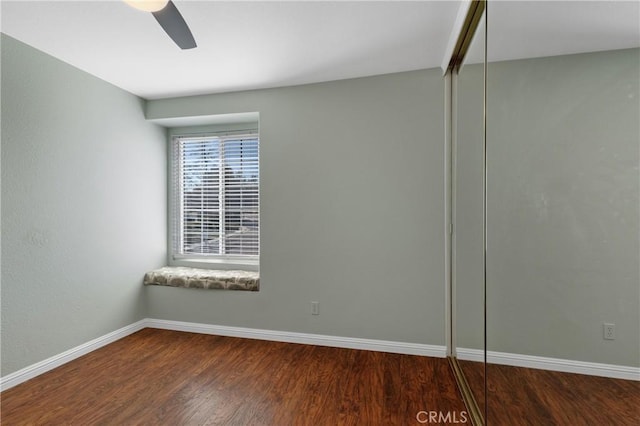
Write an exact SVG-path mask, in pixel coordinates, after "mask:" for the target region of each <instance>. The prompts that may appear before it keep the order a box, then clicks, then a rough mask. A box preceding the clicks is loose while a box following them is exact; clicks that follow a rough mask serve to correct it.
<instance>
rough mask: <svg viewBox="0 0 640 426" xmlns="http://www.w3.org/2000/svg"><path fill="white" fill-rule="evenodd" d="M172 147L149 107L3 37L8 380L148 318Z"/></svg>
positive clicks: (161, 250)
mask: <svg viewBox="0 0 640 426" xmlns="http://www.w3.org/2000/svg"><path fill="white" fill-rule="evenodd" d="M165 146H166V140H165V131H164V130H163V129H162V128H160V127H158V126H156V125H153V124H150V123H148V122H145V120H144V113H143V101H142V100H140V99H139V98H137V97H135V96H133V95H131V94H129V93H126V92H124V91H122V90H120V89H118V88H116V87H114V86H112V85H110V84H107V83H105V82H103V81H101V80H99V79H97V78H95V77H93V76H90V75H88V74H86V73H84V72H82V71H79V70H77V69H75V68H73V67H71V66H69V65H67V64H65V63H63V62H61V61H59V60H57V59H54V58H52V57H50V56H48V55H45V54H43V53H41V52H39V51H37V50H35V49H33V48H31V47H28V46H26V45H24V44H22V43H20V42H18V41H16V40H14V39H12V38H10V37H7V36H4V35H3V36H2V375H6V374H8V373H11V372H13V371H16V370H18V369H20V368H22V367H24V366H27V365H30V364H33V363H35V362H38V361H41V360H43V359H45V358H47V357H50V356H53V355H56V354H58V353H60V352H63V351H65V350H67V349H70V348H72V347H74V346H77V345H79V344H82V343H85V342H87V341H89V340H91V339H93V338H96V337H98V336H101V335H104V334H106V333H108V332H111V331H114V330H116V329H118V328H120V327H123V326H125V325H128V324H131V323H133V322H135V321H137V320H139V319H141V318H143V317H144V315H145V300H144V294H143V288H142V276H143V275H144V273H145V272H146V271H147V270H148V269H151V268H154V267H158V266H162V265H163V264H164V262H165V255H166V249H165V247H166V245H165V241H166V214H165V211H166V208H165V198H166V157H165Z"/></svg>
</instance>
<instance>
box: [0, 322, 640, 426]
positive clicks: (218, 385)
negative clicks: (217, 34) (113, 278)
mask: <svg viewBox="0 0 640 426" xmlns="http://www.w3.org/2000/svg"><path fill="white" fill-rule="evenodd" d="M460 364H461V365H462V366H463V369H464V371H465V374H466V376H467V380H468V381H469V383H470V385H471V386H472V387H473V388H474V389H477V388H481V387H482V366H481V364H478V363H472V362H468V361H460ZM487 374H488V377H489V392H488V401H489V407H488V420H489V422H488V424H489V425H491V426H493V425H508V426H514V425H517V426H519V425H534V426H547V425H571V426H577V425H588V426H591V425H598V426H599V425H638V424H640V421H639V420H640V411H639V410H640V382H634V381H627V380H616V379H607V378H602V377H593V376H583V375H578V374H568V373H558V372H552V371H544V370H533V369H527V368H518V367H508V366H499V365H489V366H488V371H487ZM479 402H480V403H481V404H482V403H483V400H481V401H479ZM419 411H427V412H428V411H439V412H441V413H443V414H444V415H446V414H447V413H451V415H452V416H454V415H455V417H451V420H452V421H451V422H450V423H451V424H452V423H456V422H455V420H457V422H460V420H461V419H462V418H463V417H462V415H461V413H462V412H463V411H465V412H466V409H465V407H464V405H463V404H462V400H461V398H460V396H459V394H458V391H457V389H456V385H455V380H454V378H453V375H452V373H451V371H450V369H449V365H448V362H447V360H445V359H438V358H427V357H419V356H410V355H397V354H387V353H380V352H369V351H359V350H351V349H338V348H327V347H319V346H309V345H297V344H291V343H278V342H266V341H260V340H250V339H237V338H232V337H219V336H210V335H203V334H193V333H183V332H174V331H166V330H155V329H144V330H142V331H140V332H138V333H135V334H132V335H131V336H128V337H125V338H124V339H121V340H119V341H117V342H114V343H112V344H110V345H108V346H105V347H103V348H101V349H98V350H96V351H94V352H92V353H90V354H87V355H85V356H83V357H81V358H78V359H77V360H74V361H72V362H70V363H68V364H65V365H63V366H61V367H59V368H56V369H55V370H52V371H50V372H48V373H45V374H43V375H41V376H38V377H36V378H34V379H32V380H29V381H28V382H25V383H23V384H20V385H18V386H16V387H14V388H12V389H9V390H7V391H5V392H3V393H2V394H0V423H1V424H2V425H6V426H10V425H83V426H84V425H172V426H173V425H176V426H179V425H252V426H253V425H275V426H285V425H295V426H297V425H366V426H376V425H385V426H386V425H418V424H419V423H418V421H417V420H416V414H417V413H418V412H419ZM465 417H466V416H465ZM422 419H423V420H426V419H428V417H426V416H424V415H423V417H422ZM427 424H444V423H437V422H431V423H429V422H427Z"/></svg>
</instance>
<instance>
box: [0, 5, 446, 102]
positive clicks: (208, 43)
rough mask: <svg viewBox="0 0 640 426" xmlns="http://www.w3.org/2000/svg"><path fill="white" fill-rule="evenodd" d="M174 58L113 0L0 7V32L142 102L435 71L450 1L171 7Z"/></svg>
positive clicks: (151, 22) (143, 18) (146, 16)
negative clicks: (185, 37)
mask: <svg viewBox="0 0 640 426" xmlns="http://www.w3.org/2000/svg"><path fill="white" fill-rule="evenodd" d="M174 3H175V4H176V6H177V7H178V9H179V10H180V12H181V13H182V15H183V17H184V18H185V20H186V22H187V23H188V25H189V27H190V28H191V31H192V33H193V35H194V37H195V39H196V42H197V44H198V47H197V48H195V49H192V50H184V51H183V50H180V49H179V48H178V47H177V46H176V45H175V44H174V43H173V42H172V41H171V39H169V37H168V36H167V35H166V34H165V33H164V31H163V30H162V28H161V27H160V26H159V25H158V23H157V22H156V21H155V19H154V18H153V16H152V15H151V14H150V13H146V12H141V11H138V10H135V9H132V8H131V7H129V6H128V5H126V4H125V3H124V2H122V1H118V0H115V1H82V2H77V1H76V2H67V1H45V2H33V1H27V2H25V1H3V2H2V32H4V33H6V34H8V35H10V36H12V37H14V38H16V39H18V40H21V41H23V42H24V43H27V44H29V45H31V46H34V47H36V48H38V49H40V50H42V51H44V52H46V53H49V54H51V55H53V56H55V57H57V58H59V59H62V60H63V61H65V62H68V63H70V64H72V65H74V66H76V67H78V68H80V69H82V70H85V71H87V72H89V73H91V74H93V75H95V76H97V77H100V78H101V79H103V80H106V81H109V82H111V83H113V84H114V85H116V86H118V87H121V88H123V89H125V90H127V91H129V92H132V93H134V94H136V95H139V96H141V97H144V98H147V99H155V98H162V97H171V96H180V95H193V94H202V93H214V92H227V91H235V90H245V89H255V88H264V87H278V86H289V85H296V84H304V83H312V82H320V81H330V80H339V79H345V78H352V77H361V76H367V75H376V74H386V73H392V72H398V71H408V70H415V69H421V68H429V67H435V66H438V65H439V64H440V61H441V60H442V56H443V55H444V49H445V45H446V42H447V40H448V37H449V32H450V28H451V26H452V23H453V20H454V19H455V16H456V13H457V10H458V2H426V1H418V2H415V1H414V2H399V1H385V2H345V1H339V2H317V1H315V2H312V1H296V2H239V1H233V2H220V1H180V0H175V1H174Z"/></svg>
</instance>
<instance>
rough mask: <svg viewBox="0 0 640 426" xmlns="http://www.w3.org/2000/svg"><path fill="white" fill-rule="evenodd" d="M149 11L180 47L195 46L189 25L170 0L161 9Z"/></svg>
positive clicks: (191, 47)
mask: <svg viewBox="0 0 640 426" xmlns="http://www.w3.org/2000/svg"><path fill="white" fill-rule="evenodd" d="M151 13H152V14H153V17H154V18H156V21H158V24H160V26H161V27H162V29H164V31H165V32H166V33H167V34H168V35H169V37H171V39H172V40H173V41H175V43H176V44H177V45H178V46H179V47H180V49H193V48H194V47H196V46H197V45H196V41H195V39H194V38H193V34H191V30H190V29H189V26H188V25H187V23H186V22H185V21H184V18H183V17H182V15H181V14H180V12H179V11H178V8H177V7H176V5H175V4H173V2H172V1H169V3H167V5H166V6H165V7H164V8H163V9H162V10H159V11H157V12H151Z"/></svg>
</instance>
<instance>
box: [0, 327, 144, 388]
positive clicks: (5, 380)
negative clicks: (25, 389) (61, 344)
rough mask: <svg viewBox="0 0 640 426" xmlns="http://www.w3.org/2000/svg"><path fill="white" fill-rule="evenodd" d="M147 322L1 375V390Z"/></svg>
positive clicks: (122, 335) (139, 328)
mask: <svg viewBox="0 0 640 426" xmlns="http://www.w3.org/2000/svg"><path fill="white" fill-rule="evenodd" d="M145 323H146V320H140V321H138V322H135V323H133V324H130V325H127V326H125V327H122V328H120V329H118V330H116V331H112V332H111V333H108V334H105V335H104V336H100V337H98V338H95V339H93V340H90V341H89V342H87V343H83V344H82V345H79V346H76V347H75V348H71V349H69V350H67V351H64V352H62V353H60V354H58V355H54V356H52V357H51V358H47V359H45V360H43V361H40V362H37V363H35V364H32V365H29V366H27V367H25V368H23V369H20V370H18V371H16V372H13V373H11V374H7V375H6V376H4V377H0V391H4V390H7V389H9V388H12V387H14V386H16V385H19V384H20V383H22V382H26V381H27V380H29V379H32V378H34V377H36V376H39V375H40V374H43V373H46V372H47V371H49V370H53V369H54V368H56V367H59V366H61V365H62V364H66V363H67V362H69V361H73V360H74V359H76V358H79V357H81V356H82V355H86V354H88V353H89V352H92V351H95V350H96V349H98V348H101V347H103V346H105V345H108V344H109V343H113V342H115V341H116V340H119V339H122V338H123V337H125V336H128V335H130V334H132V333H135V332H136V331H139V330H142V329H143V328H145Z"/></svg>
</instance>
